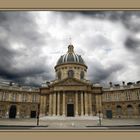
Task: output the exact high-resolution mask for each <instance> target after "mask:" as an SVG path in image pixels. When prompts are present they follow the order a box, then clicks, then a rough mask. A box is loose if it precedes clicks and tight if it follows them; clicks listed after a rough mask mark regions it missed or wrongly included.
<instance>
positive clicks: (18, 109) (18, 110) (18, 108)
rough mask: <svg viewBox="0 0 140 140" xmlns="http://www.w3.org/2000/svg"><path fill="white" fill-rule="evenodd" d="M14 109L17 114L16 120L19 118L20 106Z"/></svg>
mask: <svg viewBox="0 0 140 140" xmlns="http://www.w3.org/2000/svg"><path fill="white" fill-rule="evenodd" d="M16 107H17V114H16V118H19V112H20V106H19V105H17V106H16Z"/></svg>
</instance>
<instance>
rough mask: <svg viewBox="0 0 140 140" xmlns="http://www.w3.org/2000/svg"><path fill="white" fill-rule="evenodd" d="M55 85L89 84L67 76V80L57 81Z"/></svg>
mask: <svg viewBox="0 0 140 140" xmlns="http://www.w3.org/2000/svg"><path fill="white" fill-rule="evenodd" d="M54 85H57V86H85V85H87V83H86V82H83V81H80V80H78V79H74V78H67V79H65V80H62V81H59V82H57V83H55V84H54Z"/></svg>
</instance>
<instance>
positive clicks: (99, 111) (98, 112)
mask: <svg viewBox="0 0 140 140" xmlns="http://www.w3.org/2000/svg"><path fill="white" fill-rule="evenodd" d="M98 113H99V125H100V126H101V111H100V110H99V112H98Z"/></svg>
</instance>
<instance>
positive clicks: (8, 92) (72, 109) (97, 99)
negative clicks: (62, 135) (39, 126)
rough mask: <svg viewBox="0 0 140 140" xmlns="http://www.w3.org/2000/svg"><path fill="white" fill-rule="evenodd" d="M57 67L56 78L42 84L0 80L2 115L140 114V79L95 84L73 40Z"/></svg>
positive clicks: (26, 116) (126, 115) (123, 116)
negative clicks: (21, 84)
mask: <svg viewBox="0 0 140 140" xmlns="http://www.w3.org/2000/svg"><path fill="white" fill-rule="evenodd" d="M54 68H55V73H56V77H55V79H54V81H51V82H47V83H45V85H43V86H42V87H40V88H34V87H26V86H19V85H16V84H14V83H9V84H7V83H2V82H1V81H0V118H36V117H37V115H38V114H39V112H40V117H43V116H50V117H51V118H53V116H54V118H55V116H59V117H61V116H62V117H77V116H79V117H84V116H86V117H85V118H84V119H86V118H88V116H96V115H99V113H100V115H102V116H103V117H104V118H133V119H134V118H140V81H137V82H136V83H132V82H128V83H127V84H125V82H124V81H123V82H122V85H119V84H114V85H113V83H112V82H110V87H108V88H105V87H104V88H102V87H101V86H100V85H99V84H92V83H91V82H90V81H89V80H87V78H86V74H87V69H88V67H87V65H86V63H85V62H84V60H83V58H82V57H81V56H80V55H78V54H76V53H75V51H74V46H73V45H72V44H70V45H69V46H68V51H67V52H66V54H64V55H62V56H60V58H59V59H58V61H57V63H56V66H55V67H54ZM93 76H94V75H93ZM43 118H44V117H43ZM45 118H46V117H45ZM89 118H91V117H89ZM55 119H56V118H55Z"/></svg>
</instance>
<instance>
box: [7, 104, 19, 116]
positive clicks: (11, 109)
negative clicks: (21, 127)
mask: <svg viewBox="0 0 140 140" xmlns="http://www.w3.org/2000/svg"><path fill="white" fill-rule="evenodd" d="M16 113H17V108H16V105H12V106H11V107H10V110H9V118H16Z"/></svg>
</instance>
